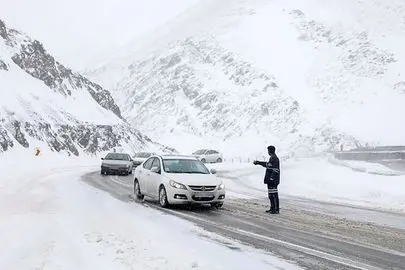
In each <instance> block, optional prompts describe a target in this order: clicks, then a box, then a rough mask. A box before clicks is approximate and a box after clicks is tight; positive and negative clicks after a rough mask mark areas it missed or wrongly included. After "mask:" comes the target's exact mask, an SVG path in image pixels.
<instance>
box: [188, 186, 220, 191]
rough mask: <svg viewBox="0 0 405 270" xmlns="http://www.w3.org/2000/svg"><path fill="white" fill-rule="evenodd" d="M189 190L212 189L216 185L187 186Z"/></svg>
mask: <svg viewBox="0 0 405 270" xmlns="http://www.w3.org/2000/svg"><path fill="white" fill-rule="evenodd" d="M188 187H189V188H190V189H191V190H194V191H213V190H214V189H215V188H216V186H188Z"/></svg>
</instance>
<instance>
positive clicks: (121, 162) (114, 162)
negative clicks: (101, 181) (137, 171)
mask: <svg viewBox="0 0 405 270" xmlns="http://www.w3.org/2000/svg"><path fill="white" fill-rule="evenodd" d="M103 164H105V165H127V164H130V162H129V161H127V160H103Z"/></svg>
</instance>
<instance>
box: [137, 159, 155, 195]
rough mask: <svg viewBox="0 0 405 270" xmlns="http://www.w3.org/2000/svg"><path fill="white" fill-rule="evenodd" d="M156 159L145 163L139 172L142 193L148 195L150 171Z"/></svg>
mask: <svg viewBox="0 0 405 270" xmlns="http://www.w3.org/2000/svg"><path fill="white" fill-rule="evenodd" d="M153 160H154V158H153V157H152V158H149V159H148V160H146V161H145V163H143V165H142V167H141V168H140V170H139V175H138V181H139V185H140V188H141V193H143V194H145V195H146V194H148V182H149V177H150V169H151V168H152V163H153Z"/></svg>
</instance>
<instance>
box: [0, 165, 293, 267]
mask: <svg viewBox="0 0 405 270" xmlns="http://www.w3.org/2000/svg"><path fill="white" fill-rule="evenodd" d="M28 165H29V167H30V168H24V167H14V168H13V167H9V168H7V166H4V167H3V168H2V169H4V170H7V169H9V173H6V174H5V175H3V177H2V178H1V179H0V192H1V193H0V239H1V245H0V269H2V270H3V269H4V270H26V269H27V270H28V269H72V270H73V269H75V270H77V269H86V270H87V269H99V270H100V269H115V270H119V269H145V270H147V269H165V270H166V269H206V270H214V269H218V270H220V269H241V270H244V269H247V268H251V269H299V267H298V266H296V265H294V264H292V263H288V262H285V261H284V260H282V259H278V258H277V257H275V256H271V255H268V254H265V253H263V252H257V251H256V250H255V249H254V248H250V247H247V246H244V245H242V244H240V243H237V242H235V241H232V240H227V239H225V238H222V237H219V236H216V235H215V234H212V233H209V232H207V231H204V230H202V229H201V228H198V227H196V226H195V225H193V224H192V223H190V222H187V221H185V220H181V219H178V218H176V217H174V216H168V215H164V214H163V213H161V212H159V211H156V210H152V211H151V209H148V208H145V207H144V206H142V205H138V204H127V203H123V202H122V201H120V200H116V199H114V198H112V197H111V196H110V195H109V194H108V193H105V192H104V191H101V190H99V189H95V188H94V187H92V186H89V185H87V184H86V183H84V182H82V181H80V179H81V176H82V175H84V174H87V173H89V172H90V171H94V170H95V167H86V166H69V167H67V165H65V166H66V167H63V163H61V164H59V168H53V169H49V168H47V165H49V164H47V163H40V162H34V161H33V162H32V163H30V164H28ZM35 165H37V167H36V168H31V166H32V167H35ZM17 168H18V170H17ZM13 171H14V172H13ZM3 172H4V171H3ZM122 191H123V189H122V188H120V186H117V190H116V193H117V194H119V193H120V192H122ZM126 193H127V194H126V198H128V196H129V192H128V189H127V191H126ZM121 199H124V200H125V196H124V197H122V198H121Z"/></svg>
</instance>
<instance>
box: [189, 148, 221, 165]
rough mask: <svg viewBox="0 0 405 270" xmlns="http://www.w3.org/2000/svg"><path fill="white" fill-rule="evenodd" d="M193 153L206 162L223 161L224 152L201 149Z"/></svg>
mask: <svg viewBox="0 0 405 270" xmlns="http://www.w3.org/2000/svg"><path fill="white" fill-rule="evenodd" d="M192 155H193V156H195V157H196V158H198V159H199V160H201V161H202V162H204V163H220V162H222V161H223V156H222V154H221V153H219V152H218V151H216V150H211V149H200V150H197V151H195V152H193V153H192Z"/></svg>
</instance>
